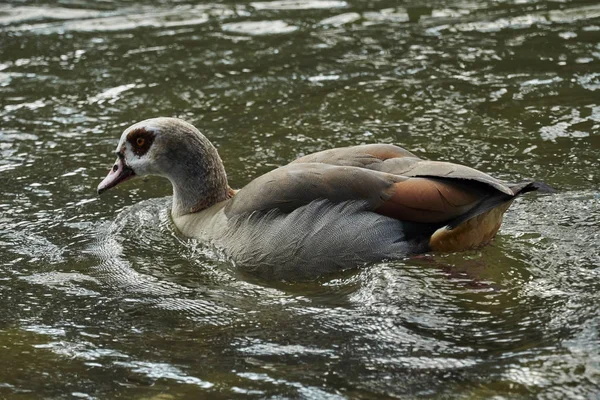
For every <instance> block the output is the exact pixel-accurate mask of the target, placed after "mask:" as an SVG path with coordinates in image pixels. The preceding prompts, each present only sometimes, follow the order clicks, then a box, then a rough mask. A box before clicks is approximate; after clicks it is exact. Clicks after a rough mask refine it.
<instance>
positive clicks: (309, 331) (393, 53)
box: [0, 0, 600, 400]
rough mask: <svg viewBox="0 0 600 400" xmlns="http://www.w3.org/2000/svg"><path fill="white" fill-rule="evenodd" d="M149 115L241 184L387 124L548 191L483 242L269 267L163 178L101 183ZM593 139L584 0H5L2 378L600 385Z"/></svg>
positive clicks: (354, 391) (0, 156)
mask: <svg viewBox="0 0 600 400" xmlns="http://www.w3.org/2000/svg"><path fill="white" fill-rule="evenodd" d="M155 116H179V117H182V118H185V119H187V120H188V121H190V122H191V123H193V124H195V125H196V126H197V127H198V128H199V129H200V130H201V131H203V132H204V133H205V134H206V136H208V137H209V138H210V139H211V140H212V141H213V142H214V143H215V145H216V146H217V147H218V148H219V151H220V154H221V157H222V158H223V160H224V162H225V164H226V168H227V171H228V174H229V177H230V181H231V185H232V186H233V187H241V186H243V185H244V184H246V183H247V182H249V180H251V179H252V178H253V177H256V176H258V175H259V174H261V173H264V172H266V171H268V170H270V169H272V168H274V167H275V166H278V165H281V164H284V163H287V162H288V161H290V160H292V159H294V158H296V157H297V156H299V155H302V154H306V153H309V152H313V151H317V150H322V149H326V148H329V147H334V146H345V145H352V144H359V143H374V142H386V143H396V144H400V145H402V146H405V147H406V148H408V149H410V150H412V151H414V152H415V153H416V154H418V155H419V156H421V157H424V158H431V159H443V160H450V161H456V162H460V163H464V164H467V165H470V166H473V167H476V168H478V169H481V170H483V171H486V172H489V173H492V174H493V175H495V176H497V177H500V178H503V179H506V180H508V181H513V182H516V181H520V180H524V179H529V178H533V179H536V180H541V181H544V182H546V183H548V184H550V185H552V186H554V187H556V188H557V189H559V193H558V194H556V195H554V196H552V197H548V196H536V195H528V196H527V197H525V198H522V199H520V200H519V201H517V202H516V203H515V204H514V206H513V207H512V208H511V210H510V212H509V213H508V214H507V217H506V220H505V224H504V225H503V228H502V230H501V232H500V234H499V236H498V237H497V239H496V240H495V242H494V243H493V244H492V245H491V246H489V247H487V248H485V249H483V250H481V251H476V252H468V253H463V254H449V255H429V256H425V257H420V258H415V259H410V260H406V261H398V262H393V263H392V262H390V263H382V264H378V265H373V266H369V267H366V268H363V269H361V270H357V271H351V272H348V273H345V274H342V275H339V276H334V277H328V278H324V279H321V280H320V281H317V282H310V283H296V284H290V283H269V282H261V281H258V280H255V279H252V277H247V276H241V275H240V274H239V273H237V272H236V271H235V270H234V269H233V268H232V267H231V265H230V264H229V263H228V262H226V261H224V260H221V259H219V258H218V256H217V255H216V254H214V251H213V250H212V249H211V248H209V247H206V246H204V245H202V244H200V243H195V242H193V241H190V240H186V239H183V238H180V237H178V236H177V235H176V234H175V233H174V231H173V229H172V228H171V226H170V220H169V214H168V207H169V198H168V196H169V195H170V186H169V184H168V182H167V181H163V180H160V179H158V178H150V179H148V180H146V181H142V180H140V181H137V182H130V183H127V184H126V185H123V186H122V187H119V188H117V189H115V190H113V191H111V192H109V193H107V195H106V196H103V197H102V198H98V197H97V196H96V195H95V193H94V190H95V187H96V186H97V184H98V182H99V181H100V179H101V178H102V177H103V176H104V175H105V174H106V172H107V170H108V168H109V167H110V164H111V162H112V161H113V158H114V157H113V156H112V155H111V153H112V151H113V150H114V147H115V144H116V141H117V138H118V137H119V135H120V134H121V132H122V130H123V129H124V128H125V127H126V126H128V125H130V124H131V123H133V122H136V121H138V120H140V119H144V118H148V117H155ZM599 157H600V4H599V3H598V2H597V1H547V0H543V1H542V0H540V1H535V0H513V1H505V0H497V1H483V0H463V1H416V0H414V1H404V2H400V1H387V0H365V1H360V0H345V1H342V0H281V1H271V2H262V1H259V2H228V1H224V2H215V3H206V2H205V3H201V4H192V3H188V2H185V1H180V2H166V1H163V2H161V1H145V2H142V1H135V0H131V1H119V2H117V1H111V0H105V1H92V0H63V1H46V2H33V1H16V0H9V1H8V2H6V1H4V2H3V3H2V4H1V5H0V188H1V189H0V398H9V399H13V398H14V399H20V398H23V399H28V398H56V399H60V398H98V399H106V398H123V399H149V398H153V399H162V400H165V399H179V398H201V397H206V398H237V397H239V398H307V399H338V398H339V399H343V398H361V399H371V398H387V397H399V398H415V397H422V398H436V397H440V396H445V398H461V399H462V398H464V399H475V398H486V397H494V396H496V397H494V398H532V397H538V398H544V399H562V398H581V399H587V398H598V396H600V395H599V392H600V386H599V385H600V333H599V330H600V255H599V254H600V208H599V206H600V193H599V183H600V174H599V172H598V171H599V168H600V161H599Z"/></svg>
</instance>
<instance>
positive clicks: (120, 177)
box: [98, 157, 135, 194]
mask: <svg viewBox="0 0 600 400" xmlns="http://www.w3.org/2000/svg"><path fill="white" fill-rule="evenodd" d="M134 176H135V172H133V169H131V168H130V167H129V166H128V165H127V164H125V161H124V160H123V158H121V157H119V158H117V161H116V162H115V165H113V167H112V169H111V170H110V172H109V173H108V175H106V178H104V180H103V181H102V182H100V184H99V185H98V194H102V193H104V192H106V191H107V190H108V189H110V188H113V187H115V186H117V185H118V184H119V183H121V182H125V181H126V180H128V179H131V178H133V177H134Z"/></svg>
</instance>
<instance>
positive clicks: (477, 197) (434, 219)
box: [375, 178, 486, 223]
mask: <svg viewBox="0 0 600 400" xmlns="http://www.w3.org/2000/svg"><path fill="white" fill-rule="evenodd" d="M386 195H387V196H386V197H387V198H386V199H384V200H385V201H384V203H383V204H382V205H381V206H380V207H378V208H377V209H376V210H375V211H376V212H377V213H379V214H382V215H386V216H388V217H392V218H396V219H400V220H403V221H411V222H424V223H440V222H445V221H448V220H450V219H452V218H455V217H457V216H459V215H461V214H464V213H465V212H467V211H468V210H470V209H471V208H472V207H474V206H475V205H476V204H477V203H479V202H480V201H481V200H482V199H483V198H484V197H485V196H486V193H485V192H483V191H481V190H478V189H476V188H473V187H472V186H470V185H467V184H464V183H460V182H452V181H441V180H435V179H427V178H411V179H408V180H405V181H402V182H397V183H394V184H393V185H392V187H391V188H390V189H388V191H387V193H386ZM388 196H389V197H388Z"/></svg>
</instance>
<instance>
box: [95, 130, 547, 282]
mask: <svg viewBox="0 0 600 400" xmlns="http://www.w3.org/2000/svg"><path fill="white" fill-rule="evenodd" d="M116 153H117V157H118V158H117V161H116V162H115V164H114V166H113V168H112V170H111V171H110V172H109V174H108V176H107V177H106V178H105V179H104V180H103V181H102V183H100V185H99V186H98V193H102V192H104V191H106V190H108V189H110V188H112V187H114V186H116V185H118V184H119V183H121V182H123V181H125V180H128V179H130V178H132V177H135V176H139V175H159V176H164V177H166V178H167V179H169V180H170V181H171V183H172V185H173V206H172V211H171V214H172V217H173V222H174V224H175V226H176V227H177V229H178V230H179V231H180V232H181V234H183V235H184V236H188V237H193V238H197V239H198V240H201V241H206V242H211V243H213V244H215V245H216V246H218V247H220V248H221V249H223V251H224V252H225V253H226V254H227V255H228V256H229V257H230V258H231V259H232V260H233V261H234V262H235V263H236V265H238V266H239V267H241V268H245V269H247V270H252V271H254V272H255V273H257V274H259V275H262V276H264V277H268V278H273V279H304V278H311V277H316V276H319V275H322V274H325V273H329V272H333V271H336V270H341V269H345V268H350V267H353V266H356V265H360V264H364V263H369V262H376V261H380V260H384V259H394V258H402V257H405V256H408V255H411V254H418V253H423V252H427V251H461V250H467V249H473V248H477V247H480V246H483V245H485V244H487V243H489V242H490V241H491V239H492V238H493V237H494V235H495V234H496V232H497V231H498V229H499V228H500V224H501V223H502V216H503V214H504V212H505V211H506V210H507V209H508V207H509V206H510V204H511V203H512V201H513V200H514V199H515V198H516V197H517V196H518V195H520V194H522V193H525V192H528V191H533V190H538V189H548V188H547V187H546V186H545V185H544V184H541V183H537V182H525V183H521V184H517V185H514V186H508V185H507V184H505V183H503V182H502V181H500V180H498V179H495V178H493V177H491V176H490V175H488V174H485V173H483V172H480V171H477V170H475V169H473V168H469V167H466V166H462V165H458V164H453V163H447V162H438V161H428V160H422V159H420V158H419V157H417V156H415V155H414V154H412V153H410V152H409V151H407V150H405V149H403V148H401V147H398V146H394V145H388V144H372V145H361V146H353V147H345V148H338V149H331V150H325V151H322V152H318V153H314V154H310V155H307V156H304V157H301V158H299V159H297V160H295V161H293V162H291V163H290V164H288V165H285V166H282V167H280V168H277V169H275V170H273V171H270V172H268V173H266V174H265V175H263V176H260V177H258V178H256V179H254V180H253V181H251V182H250V183H249V184H248V185H246V186H245V187H243V188H242V189H240V190H238V191H234V190H232V189H231V188H230V187H229V186H228V183H227V176H226V174H225V169H224V167H223V163H222V161H221V159H220V157H219V155H218V153H217V151H216V149H215V148H214V147H213V146H212V144H211V143H210V142H209V141H208V139H206V138H205V137H204V136H203V135H202V134H201V133H200V132H199V131H198V130H197V129H196V128H195V127H193V126H192V125H190V124H188V123H187V122H184V121H182V120H179V119H175V118H154V119H149V120H145V121H142V122H139V123H137V124H134V125H132V126H130V127H129V128H127V129H126V130H125V131H124V132H123V134H122V136H121V139H120V141H119V144H118V146H117V151H116Z"/></svg>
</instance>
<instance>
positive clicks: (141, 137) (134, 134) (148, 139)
mask: <svg viewBox="0 0 600 400" xmlns="http://www.w3.org/2000/svg"><path fill="white" fill-rule="evenodd" d="M127 141H128V142H129V143H130V144H131V148H132V149H133V153H134V154H135V155H137V156H139V157H141V156H143V155H144V154H146V153H147V152H148V149H149V148H150V146H152V142H153V141H154V134H152V133H151V132H148V131H147V130H145V129H144V128H140V129H136V130H134V131H131V132H129V133H128V134H127Z"/></svg>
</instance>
